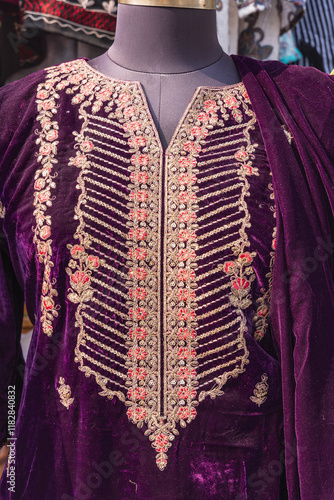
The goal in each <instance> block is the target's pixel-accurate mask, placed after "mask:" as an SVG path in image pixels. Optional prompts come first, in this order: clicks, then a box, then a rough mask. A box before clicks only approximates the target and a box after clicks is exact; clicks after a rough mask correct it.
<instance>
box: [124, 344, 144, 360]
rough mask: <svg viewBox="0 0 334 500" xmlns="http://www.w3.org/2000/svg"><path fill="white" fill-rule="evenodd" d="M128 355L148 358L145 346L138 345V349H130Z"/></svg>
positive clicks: (135, 357)
mask: <svg viewBox="0 0 334 500" xmlns="http://www.w3.org/2000/svg"><path fill="white" fill-rule="evenodd" d="M128 356H129V358H134V359H139V360H140V359H141V360H142V359H145V358H146V356H147V352H146V350H145V349H144V348H143V347H136V349H129V352H128Z"/></svg>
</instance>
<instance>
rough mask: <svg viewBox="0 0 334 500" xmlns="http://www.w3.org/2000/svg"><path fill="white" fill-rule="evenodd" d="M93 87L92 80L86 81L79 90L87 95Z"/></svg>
mask: <svg viewBox="0 0 334 500" xmlns="http://www.w3.org/2000/svg"><path fill="white" fill-rule="evenodd" d="M94 88H95V83H93V82H87V83H85V85H83V86H82V87H81V89H80V92H81V93H82V94H83V95H85V96H87V95H89V94H91V92H92V90H93V89H94Z"/></svg>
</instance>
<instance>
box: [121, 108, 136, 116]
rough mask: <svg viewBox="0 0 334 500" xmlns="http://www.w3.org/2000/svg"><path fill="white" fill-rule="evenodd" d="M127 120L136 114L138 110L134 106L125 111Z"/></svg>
mask: <svg viewBox="0 0 334 500" xmlns="http://www.w3.org/2000/svg"><path fill="white" fill-rule="evenodd" d="M123 113H124V116H125V118H131V117H132V116H134V115H135V114H136V110H135V108H134V107H133V106H129V107H128V108H125V110H124V111H123Z"/></svg>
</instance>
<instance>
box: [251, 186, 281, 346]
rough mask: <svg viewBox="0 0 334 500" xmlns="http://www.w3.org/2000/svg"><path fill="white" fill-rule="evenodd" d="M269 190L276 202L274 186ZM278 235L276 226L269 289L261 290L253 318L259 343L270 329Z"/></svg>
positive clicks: (268, 275) (273, 209) (271, 255)
mask: <svg viewBox="0 0 334 500" xmlns="http://www.w3.org/2000/svg"><path fill="white" fill-rule="evenodd" d="M269 189H270V190H271V194H270V198H271V199H272V200H274V191H273V186H272V184H269ZM270 208H271V210H272V212H273V216H274V219H275V220H276V208H275V206H273V207H270ZM276 235H277V227H276V225H275V226H274V229H273V234H272V244H271V248H272V250H271V252H270V264H269V273H267V274H266V278H267V279H268V289H267V290H265V288H261V293H262V296H261V297H259V298H258V299H257V301H256V302H257V303H258V304H259V305H258V307H257V310H256V313H255V314H254V316H253V322H254V325H255V332H254V339H255V340H256V341H257V342H259V341H260V340H262V339H263V337H264V335H265V333H266V332H267V329H268V324H269V317H270V297H271V289H272V284H273V270H274V261H275V249H276Z"/></svg>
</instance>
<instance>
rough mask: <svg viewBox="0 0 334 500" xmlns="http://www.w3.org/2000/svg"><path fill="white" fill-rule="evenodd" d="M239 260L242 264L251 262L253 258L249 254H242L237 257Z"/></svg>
mask: <svg viewBox="0 0 334 500" xmlns="http://www.w3.org/2000/svg"><path fill="white" fill-rule="evenodd" d="M239 259H240V260H241V261H243V262H249V263H250V262H253V257H252V256H251V254H250V253H249V252H244V253H241V254H240V255H239Z"/></svg>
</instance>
